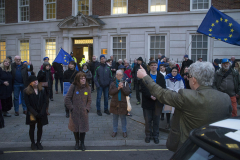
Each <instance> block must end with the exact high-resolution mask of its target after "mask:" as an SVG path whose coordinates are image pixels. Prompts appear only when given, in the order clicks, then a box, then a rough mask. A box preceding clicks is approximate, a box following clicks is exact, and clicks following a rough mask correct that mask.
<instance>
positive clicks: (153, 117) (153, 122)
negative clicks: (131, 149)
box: [143, 109, 161, 138]
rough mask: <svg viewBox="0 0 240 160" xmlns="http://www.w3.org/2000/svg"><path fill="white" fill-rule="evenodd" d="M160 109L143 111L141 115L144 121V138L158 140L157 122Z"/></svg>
mask: <svg viewBox="0 0 240 160" xmlns="http://www.w3.org/2000/svg"><path fill="white" fill-rule="evenodd" d="M160 113H161V110H160V109H155V110H148V109H143V115H144V119H145V135H146V137H149V138H150V137H151V136H153V138H158V137H159V121H160Z"/></svg>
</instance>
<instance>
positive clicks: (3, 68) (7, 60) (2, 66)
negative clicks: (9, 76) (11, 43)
mask: <svg viewBox="0 0 240 160" xmlns="http://www.w3.org/2000/svg"><path fill="white" fill-rule="evenodd" d="M4 62H8V63H9V66H8V67H7V69H5V67H4ZM0 67H1V68H2V70H4V71H6V72H11V62H10V60H9V59H4V61H3V63H2V64H1V65H0Z"/></svg>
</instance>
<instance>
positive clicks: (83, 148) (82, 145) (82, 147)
mask: <svg viewBox="0 0 240 160" xmlns="http://www.w3.org/2000/svg"><path fill="white" fill-rule="evenodd" d="M80 149H81V150H82V151H85V150H86V147H85V145H84V143H83V142H81V147H80Z"/></svg>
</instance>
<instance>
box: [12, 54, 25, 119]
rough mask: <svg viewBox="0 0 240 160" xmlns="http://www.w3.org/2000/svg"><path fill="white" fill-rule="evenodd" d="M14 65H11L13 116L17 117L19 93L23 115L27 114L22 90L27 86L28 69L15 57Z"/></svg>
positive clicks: (18, 57) (19, 58)
mask: <svg viewBox="0 0 240 160" xmlns="http://www.w3.org/2000/svg"><path fill="white" fill-rule="evenodd" d="M14 61H15V62H14V63H12V65H11V68H12V77H13V90H14V109H15V116H19V95H20V92H21V100H22V107H23V114H27V107H26V104H25V101H24V96H23V90H24V88H26V87H27V86H28V69H27V65H26V64H23V63H22V62H21V57H20V56H15V58H14Z"/></svg>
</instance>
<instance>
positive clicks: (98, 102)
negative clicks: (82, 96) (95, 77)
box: [96, 87, 109, 111]
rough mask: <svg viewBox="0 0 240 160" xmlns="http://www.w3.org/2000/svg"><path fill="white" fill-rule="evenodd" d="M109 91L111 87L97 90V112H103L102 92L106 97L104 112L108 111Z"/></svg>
mask: <svg viewBox="0 0 240 160" xmlns="http://www.w3.org/2000/svg"><path fill="white" fill-rule="evenodd" d="M108 89H109V87H104V88H103V87H98V88H97V102H96V104H97V110H98V111H100V110H101V97H102V92H103V96H104V110H108Z"/></svg>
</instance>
